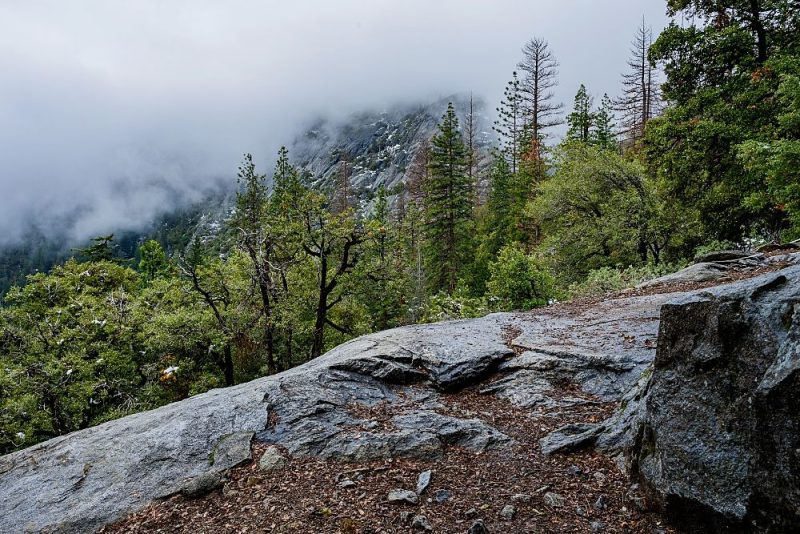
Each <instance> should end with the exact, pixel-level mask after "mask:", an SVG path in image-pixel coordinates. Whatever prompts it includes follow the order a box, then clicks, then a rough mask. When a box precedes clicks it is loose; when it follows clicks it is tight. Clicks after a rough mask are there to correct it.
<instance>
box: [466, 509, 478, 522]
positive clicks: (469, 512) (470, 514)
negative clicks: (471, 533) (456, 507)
mask: <svg viewBox="0 0 800 534" xmlns="http://www.w3.org/2000/svg"><path fill="white" fill-rule="evenodd" d="M476 515H478V511H477V510H476V509H475V508H470V509H469V510H467V511H466V512H464V516H466V518H467V519H472V518H473V517H475V516H476Z"/></svg>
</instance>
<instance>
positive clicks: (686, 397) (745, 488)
mask: <svg viewBox="0 0 800 534" xmlns="http://www.w3.org/2000/svg"><path fill="white" fill-rule="evenodd" d="M798 369H800V268H798V267H792V268H789V269H785V270H783V271H781V272H778V273H772V274H768V275H764V276H761V277H757V278H754V279H751V280H748V281H745V282H741V283H737V284H733V285H730V286H721V287H717V288H713V289H710V290H706V291H702V292H698V293H695V294H691V295H688V296H685V297H683V298H680V299H678V300H676V301H673V302H671V303H668V304H666V305H664V306H663V307H662V312H661V324H660V333H659V339H658V351H657V355H656V358H655V361H654V363H653V368H652V377H651V378H650V381H649V384H647V385H646V387H645V388H644V389H642V388H641V387H640V388H639V389H638V390H635V391H634V392H633V393H632V394H631V398H630V400H631V401H636V402H632V404H631V405H630V406H629V407H625V408H626V409H625V410H623V412H624V415H618V416H617V417H616V419H615V420H616V425H614V424H608V426H609V428H610V429H612V430H615V431H618V430H619V428H620V424H621V422H624V423H626V424H628V425H629V429H630V432H629V433H627V434H626V433H624V432H616V433H613V434H614V435H613V436H610V437H609V436H608V435H607V436H601V438H600V442H601V444H603V442H604V441H605V442H607V443H606V444H609V443H611V444H612V445H613V444H616V445H617V446H622V447H627V448H628V450H627V463H628V465H629V467H630V468H631V469H632V473H633V475H634V477H636V478H637V479H638V481H639V482H640V483H641V484H642V486H643V487H644V488H645V489H646V490H648V492H649V496H650V498H651V500H652V501H653V502H655V503H656V504H658V505H660V506H661V507H662V508H663V509H665V510H666V512H667V513H668V514H669V515H670V516H671V517H672V518H674V519H676V520H679V521H682V522H684V523H686V524H688V525H690V526H691V527H692V528H698V529H702V530H703V531H711V530H724V529H727V528H741V529H743V530H745V531H769V532H782V531H791V530H793V529H796V528H798V525H800V373H798ZM642 393H643V394H642ZM639 399H640V400H639ZM623 426H624V425H623ZM611 448H613V447H611ZM794 531H796V530H794Z"/></svg>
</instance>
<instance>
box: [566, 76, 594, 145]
mask: <svg viewBox="0 0 800 534" xmlns="http://www.w3.org/2000/svg"><path fill="white" fill-rule="evenodd" d="M594 119H595V116H594V113H592V97H591V96H589V95H588V94H587V93H586V86H585V85H583V84H581V86H580V88H579V89H578V93H577V94H576V95H575V106H574V108H573V110H572V113H570V114H569V115H568V116H567V124H568V125H569V129H568V130H567V139H572V140H577V141H582V142H584V143H588V142H589V134H590V131H591V129H592V125H593V123H594Z"/></svg>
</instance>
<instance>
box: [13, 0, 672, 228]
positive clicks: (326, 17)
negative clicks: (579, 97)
mask: <svg viewBox="0 0 800 534" xmlns="http://www.w3.org/2000/svg"><path fill="white" fill-rule="evenodd" d="M664 11H665V7H664V2H663V0H604V1H603V2H597V1H595V0H559V1H554V0H548V1H544V0H537V1H531V0H528V1H513V0H494V1H491V2H490V1H475V0H473V1H468V0H437V1H436V2H432V1H430V0H425V1H423V0H404V1H399V0H360V1H356V0H336V1H335V2H334V1H328V0H325V1H323V0H295V1H294V2H287V1H276V0H273V1H268V2H267V1H244V0H236V1H226V2H211V1H205V0H202V1H201V0H193V1H186V0H182V1H179V0H171V1H163V0H137V1H123V0H117V1H108V0H94V1H90V0H83V1H81V0H78V1H75V2H63V1H60V0H52V1H36V0H29V1H24V2H23V1H21V0H20V1H13V0H4V1H0V80H2V81H1V82H0V188H1V190H2V191H3V194H2V195H0V241H2V240H4V239H9V238H11V237H13V236H14V235H16V233H17V232H18V231H19V229H20V227H21V226H22V225H23V222H24V220H26V219H27V218H29V217H31V216H34V217H36V218H37V219H38V220H39V221H40V222H42V223H43V224H48V221H52V220H53V218H54V217H57V216H59V215H62V214H64V213H66V212H68V211H69V210H71V209H73V208H74V207H75V206H77V205H82V206H85V209H86V211H85V214H84V215H85V217H82V219H81V221H80V223H79V224H78V226H77V227H76V228H77V230H76V231H77V232H78V233H80V234H81V235H82V236H85V235H91V234H96V233H100V232H103V231H106V230H108V227H109V226H110V225H114V224H121V225H135V224H136V222H137V221H139V220H143V219H147V218H149V217H150V216H152V214H153V213H154V212H155V211H157V210H159V209H162V208H164V207H165V204H168V203H170V202H174V195H173V194H165V193H164V192H163V191H161V189H160V188H159V187H158V186H155V185H154V184H155V183H157V182H158V181H159V180H166V181H168V182H169V183H170V187H171V188H172V189H173V190H174V192H175V193H176V194H177V195H178V196H181V195H191V194H192V193H196V191H197V189H198V185H201V184H208V183H210V182H211V181H213V180H214V179H218V178H222V177H225V178H227V177H230V178H231V179H232V176H233V174H234V172H235V168H236V165H237V163H238V161H239V159H240V156H241V154H242V153H243V152H253V153H254V154H256V155H257V161H258V162H259V163H262V164H268V165H269V166H270V167H271V160H272V158H273V154H274V152H275V150H276V148H277V147H278V146H279V145H280V144H282V143H288V142H289V141H291V139H292V138H293V137H294V135H296V134H297V133H298V129H299V128H300V127H301V126H302V125H303V124H305V123H306V122H307V121H308V120H310V119H311V118H312V117H313V116H314V115H316V114H319V113H327V114H342V113H347V112H350V111H354V110H358V109H363V108H370V107H383V106H388V105H390V104H392V103H394V102H397V101H410V100H418V99H428V98H433V97H437V96H441V95H446V94H450V93H453V92H461V91H474V92H475V93H477V94H480V95H483V96H484V97H486V99H487V101H488V102H489V103H495V102H496V101H497V99H499V97H500V95H501V94H502V89H503V86H504V85H505V82H506V81H507V80H508V78H509V77H510V73H511V71H512V70H513V69H514V68H515V67H514V66H515V64H516V62H517V61H518V59H519V50H520V48H521V46H522V45H523V43H524V42H525V41H526V40H527V39H528V38H530V37H532V36H534V35H537V36H542V37H544V38H546V39H548V40H549V41H550V43H551V46H552V49H553V51H554V52H555V54H556V55H557V57H558V58H559V60H560V62H561V69H560V70H561V85H560V87H559V90H558V97H559V98H560V99H561V100H563V101H564V102H565V104H566V105H567V106H569V104H570V103H571V100H572V96H573V94H574V92H575V90H576V89H577V86H578V85H579V84H580V83H586V84H587V86H588V88H589V90H590V91H591V92H593V93H594V94H597V95H599V94H602V93H603V92H609V93H612V94H613V93H615V92H616V91H617V90H618V81H619V73H620V71H621V70H622V69H623V68H624V65H625V60H626V58H627V52H628V45H629V42H630V39H631V37H632V36H633V34H634V31H635V29H636V26H637V24H638V23H639V22H640V20H641V17H642V16H643V15H644V16H646V17H647V19H648V20H649V22H650V23H651V24H652V25H653V26H654V29H656V30H658V29H659V28H660V27H661V26H663V24H664V23H665V20H666V19H665V15H664ZM492 105H494V104H492ZM120 183H124V184H126V187H125V188H124V189H125V191H126V192H127V194H126V195H123V196H120V195H118V194H117V193H118V191H119V185H120ZM139 185H141V186H142V187H141V189H140V190H139V192H138V193H137V192H136V191H137V188H138V186H139Z"/></svg>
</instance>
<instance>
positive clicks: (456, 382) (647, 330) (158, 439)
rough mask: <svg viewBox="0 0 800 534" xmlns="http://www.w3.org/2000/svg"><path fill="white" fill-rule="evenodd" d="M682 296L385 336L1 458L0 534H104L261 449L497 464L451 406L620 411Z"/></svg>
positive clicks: (471, 423)
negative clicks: (468, 390)
mask: <svg viewBox="0 0 800 534" xmlns="http://www.w3.org/2000/svg"><path fill="white" fill-rule="evenodd" d="M676 296H680V295H679V294H674V293H673V294H659V295H650V296H640V297H633V298H624V299H616V300H609V301H605V302H601V303H598V304H592V305H590V306H575V305H571V304H566V305H559V306H554V307H551V308H546V309H540V310H536V311H534V312H530V313H503V314H492V315H489V316H486V317H484V318H481V319H474V320H464V321H451V322H445V323H438V324H432V325H417V326H410V327H403V328H397V329H394V330H388V331H385V332H379V333H376V334H371V335H368V336H364V337H361V338H357V339H354V340H352V341H350V342H348V343H345V344H343V345H340V346H339V347H336V348H335V349H333V350H331V351H329V352H328V353H327V354H325V355H323V356H322V357H320V358H318V359H316V360H314V361H312V362H309V363H307V364H305V365H302V366H299V367H297V368H294V369H291V370H289V371H286V372H284V373H281V374H279V375H275V376H270V377H266V378H262V379H258V380H255V381H252V382H249V383H246V384H240V385H238V386H234V387H231V388H227V389H224V390H213V391H209V392H207V393H204V394H201V395H197V396H195V397H192V398H189V399H187V400H185V401H181V402H178V403H174V404H171V405H168V406H164V407H162V408H159V409H156V410H152V411H149V412H144V413H140V414H135V415H131V416H128V417H125V418H122V419H119V420H116V421H111V422H108V423H105V424H102V425H99V426H97V427H94V428H89V429H86V430H82V431H79V432H75V433H73V434H70V435H67V436H63V437H59V438H56V439H53V440H50V441H47V442H44V443H41V444H39V445H36V446H33V447H30V448H28V449H25V450H22V451H19V452H16V453H12V454H10V455H7V456H4V457H0V495H2V496H3V498H2V500H0V532H6V531H13V532H18V531H64V532H67V531H69V532H74V531H78V532H81V531H92V530H95V529H97V528H99V527H100V526H102V525H104V524H107V523H109V522H112V521H114V520H116V519H118V518H120V517H122V516H124V515H126V514H128V513H130V512H133V511H136V510H138V509H141V508H143V507H144V506H146V505H147V504H148V503H150V502H152V501H154V500H158V499H160V498H163V497H166V496H168V495H172V494H175V493H177V492H180V491H181V490H184V491H186V488H187V486H190V487H191V486H192V484H195V485H196V482H197V480H214V481H216V480H217V479H218V477H217V475H220V476H224V474H225V472H226V471H227V470H228V469H230V468H231V467H233V466H234V465H236V464H237V463H240V462H243V461H246V460H247V459H248V458H249V457H250V455H249V444H250V441H251V439H252V440H253V441H256V442H261V443H266V444H270V445H274V446H277V447H279V448H280V450H281V451H285V453H286V454H287V456H288V457H314V458H322V459H330V460H341V461H349V462H360V461H368V460H376V459H384V458H390V457H405V458H423V459H427V458H437V457H440V456H441V455H442V452H443V451H444V450H445V448H447V447H451V446H459V447H463V448H464V449H466V450H470V451H475V452H479V451H485V450H498V449H500V450H502V449H503V448H504V447H507V446H509V445H510V444H511V443H512V442H513V440H512V439H511V438H510V437H508V436H507V435H506V434H504V433H503V432H501V431H499V430H497V429H495V428H494V427H493V426H491V425H490V424H489V423H487V422H486V421H485V420H482V419H480V418H472V417H471V416H469V415H467V414H460V415H459V414H454V412H452V411H448V410H446V409H444V407H443V405H442V402H441V396H442V395H443V394H445V393H447V392H452V391H457V390H459V389H461V388H464V387H467V386H475V385H477V386H479V388H480V391H481V393H482V394H484V395H496V396H497V397H499V398H502V399H505V400H508V401H510V402H511V403H512V404H513V405H515V406H516V407H519V408H521V409H526V410H535V409H536V408H537V407H547V408H558V407H575V406H580V405H582V404H586V403H592V402H610V401H617V400H619V399H620V398H622V397H623V396H624V395H626V394H628V392H629V391H631V390H632V388H633V386H635V385H636V384H637V382H638V381H640V379H641V378H642V373H643V372H644V371H645V370H646V369H647V368H648V367H649V366H650V364H651V363H652V361H653V358H654V356H655V347H656V336H657V332H658V323H659V310H660V307H661V305H662V304H664V303H665V302H667V301H669V300H671V299H673V298H675V297H676ZM592 398H593V399H596V400H591V399H592ZM634 405H638V404H637V403H631V406H634ZM603 425H605V423H603ZM625 428H626V429H627V428H629V427H625ZM585 430H587V431H590V434H591V436H590V437H589V438H586V436H583V437H582V438H581V439H583V440H584V443H585V442H587V441H594V440H595V439H598V440H600V439H603V437H604V435H603V434H602V432H605V431H606V430H607V425H606V426H602V427H598V428H592V429H585ZM581 435H582V433H580V432H578V433H565V432H562V436H564V437H565V439H566V438H568V437H569V436H581ZM598 435H599V437H598ZM628 436H629V434H628V433H626V432H625V431H620V433H619V440H624V439H627V437H628ZM556 438H557V436H554V438H553V439H556ZM582 444H583V443H582ZM559 446H565V447H569V446H570V445H569V444H559ZM198 477H204V478H200V479H198Z"/></svg>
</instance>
